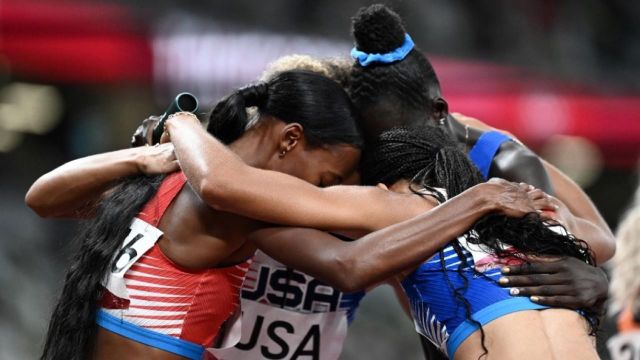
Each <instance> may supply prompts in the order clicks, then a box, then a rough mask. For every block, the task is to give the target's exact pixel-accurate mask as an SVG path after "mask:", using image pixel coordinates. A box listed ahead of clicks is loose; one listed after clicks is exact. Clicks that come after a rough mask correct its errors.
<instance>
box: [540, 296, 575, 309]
mask: <svg viewBox="0 0 640 360" xmlns="http://www.w3.org/2000/svg"><path fill="white" fill-rule="evenodd" d="M529 299H530V300H531V301H533V302H534V303H536V304H540V305H547V306H552V307H564V308H570V309H578V308H580V300H579V299H578V298H577V297H575V296H531V297H530V298H529Z"/></svg>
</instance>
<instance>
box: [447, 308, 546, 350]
mask: <svg viewBox="0 0 640 360" xmlns="http://www.w3.org/2000/svg"><path fill="white" fill-rule="evenodd" d="M548 308H549V307H548V306H544V305H540V304H536V303H534V302H532V301H531V300H529V298H526V297H515V298H512V299H507V300H503V301H499V302H497V303H495V304H491V305H489V306H487V307H486V308H484V309H482V310H480V311H478V312H476V313H475V314H473V315H471V317H472V318H473V319H474V320H476V321H477V322H479V323H480V324H481V325H483V326H484V325H486V324H488V323H490V322H491V321H493V320H495V319H497V318H499V317H502V316H504V315H507V314H511V313H514V312H518V311H525V310H543V309H548ZM477 330H478V327H477V326H476V325H475V324H473V323H472V322H471V321H469V320H465V321H464V322H463V323H462V324H460V325H459V326H458V327H457V328H456V329H455V331H454V332H453V333H452V334H451V336H450V337H449V340H448V341H447V354H448V356H449V359H453V357H454V355H455V353H456V350H458V347H460V344H462V342H463V341H465V340H466V339H467V338H468V337H469V336H470V335H471V334H473V333H474V332H476V331H477Z"/></svg>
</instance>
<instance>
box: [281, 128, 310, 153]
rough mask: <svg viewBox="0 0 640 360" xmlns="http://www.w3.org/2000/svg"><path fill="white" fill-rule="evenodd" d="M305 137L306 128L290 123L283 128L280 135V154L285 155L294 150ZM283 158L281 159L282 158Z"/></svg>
mask: <svg viewBox="0 0 640 360" xmlns="http://www.w3.org/2000/svg"><path fill="white" fill-rule="evenodd" d="M303 136H304V128H303V127H302V125H300V124H298V123H290V124H287V125H285V126H284V127H283V128H282V131H281V133H280V146H279V148H278V150H279V151H280V154H282V156H284V154H286V153H288V152H289V151H291V150H293V149H294V148H295V147H296V146H297V145H298V143H300V142H301V141H302V138H303ZM282 156H281V157H282Z"/></svg>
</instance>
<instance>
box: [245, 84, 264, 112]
mask: <svg viewBox="0 0 640 360" xmlns="http://www.w3.org/2000/svg"><path fill="white" fill-rule="evenodd" d="M238 93H239V94H240V96H242V98H243V99H244V105H245V107H252V106H257V107H262V106H263V105H265V104H266V102H267V99H268V98H269V85H268V84H267V83H265V82H260V83H257V84H253V85H249V86H245V87H243V88H240V89H238Z"/></svg>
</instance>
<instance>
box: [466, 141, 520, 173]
mask: <svg viewBox="0 0 640 360" xmlns="http://www.w3.org/2000/svg"><path fill="white" fill-rule="evenodd" d="M510 140H511V138H510V137H508V136H507V135H505V134H503V133H501V132H499V131H487V132H485V133H483V134H482V135H480V137H479V138H478V141H476V143H475V145H473V147H472V148H471V151H469V158H470V159H471V161H472V162H473V163H474V164H475V165H476V167H477V168H478V170H480V173H482V176H483V177H484V178H485V180H486V179H488V178H489V169H491V162H492V161H493V158H494V157H495V156H496V153H497V152H498V149H500V145H502V144H503V143H504V142H506V141H510Z"/></svg>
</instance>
